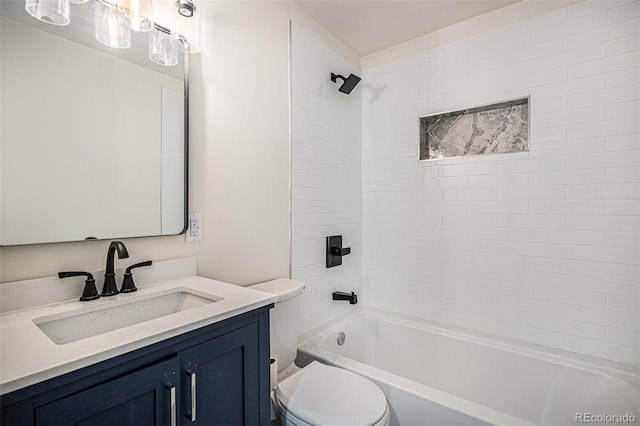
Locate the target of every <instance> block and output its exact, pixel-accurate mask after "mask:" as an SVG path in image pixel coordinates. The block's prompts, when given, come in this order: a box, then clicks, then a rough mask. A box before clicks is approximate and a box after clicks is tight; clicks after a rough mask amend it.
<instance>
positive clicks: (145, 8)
mask: <svg viewBox="0 0 640 426" xmlns="http://www.w3.org/2000/svg"><path fill="white" fill-rule="evenodd" d="M118 6H120V8H121V9H120V13H119V14H118V19H119V20H120V22H122V23H123V24H125V25H127V26H129V28H131V29H132V30H133V31H138V32H147V31H151V30H152V29H153V19H152V18H151V17H153V1H152V0H121V1H119V2H118Z"/></svg>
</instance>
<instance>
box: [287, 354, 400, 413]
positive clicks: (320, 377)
mask: <svg viewBox="0 0 640 426" xmlns="http://www.w3.org/2000/svg"><path fill="white" fill-rule="evenodd" d="M276 399H277V401H278V407H279V411H280V415H281V417H282V419H283V424H284V423H286V424H292V425H297V426H313V425H319V426H322V425H331V426H378V425H380V426H382V425H385V424H387V423H388V420H389V409H388V406H387V400H386V398H385V396H384V393H383V392H382V390H380V388H379V387H378V386H376V385H375V384H374V383H373V382H372V381H370V380H369V379H366V378H364V377H362V376H360V375H358V374H355V373H352V372H350V371H347V370H344V369H341V368H337V367H330V366H327V365H324V364H321V363H319V362H317V361H314V362H312V363H311V364H309V365H307V366H306V367H305V368H303V369H302V370H300V371H298V372H297V373H295V374H294V375H292V376H290V377H289V378H287V379H286V380H284V381H282V382H281V383H280V384H279V385H278V386H277V388H276Z"/></svg>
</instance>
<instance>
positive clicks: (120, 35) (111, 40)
mask: <svg viewBox="0 0 640 426" xmlns="http://www.w3.org/2000/svg"><path fill="white" fill-rule="evenodd" d="M119 14H120V11H119V10H118V7H117V6H114V5H111V4H109V3H103V2H101V1H96V4H95V17H96V21H95V32H96V39H98V41H99V42H100V43H102V44H104V45H105V46H109V47H113V48H116V49H127V48H129V47H131V29H130V28H129V27H128V26H127V25H125V24H123V23H122V20H121V19H118V15H119Z"/></svg>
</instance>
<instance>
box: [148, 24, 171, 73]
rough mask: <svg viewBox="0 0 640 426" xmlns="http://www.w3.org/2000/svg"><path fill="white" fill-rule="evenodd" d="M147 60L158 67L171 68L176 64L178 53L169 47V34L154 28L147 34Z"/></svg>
mask: <svg viewBox="0 0 640 426" xmlns="http://www.w3.org/2000/svg"><path fill="white" fill-rule="evenodd" d="M149 59H151V61H153V62H155V63H156V64H159V65H165V66H168V67H172V66H174V65H176V64H177V63H178V51H177V50H176V49H174V48H173V47H172V46H171V42H170V37H169V33H168V32H166V31H164V30H162V29H159V28H154V29H153V30H151V32H150V33H149Z"/></svg>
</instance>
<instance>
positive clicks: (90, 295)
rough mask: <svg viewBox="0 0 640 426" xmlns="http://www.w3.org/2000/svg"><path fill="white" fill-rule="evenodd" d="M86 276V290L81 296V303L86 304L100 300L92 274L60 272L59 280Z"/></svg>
mask: <svg viewBox="0 0 640 426" xmlns="http://www.w3.org/2000/svg"><path fill="white" fill-rule="evenodd" d="M80 276H85V277H87V279H86V280H85V281H84V290H83V291H82V296H80V301H81V302H84V301H87V300H95V299H98V298H100V295H99V294H98V290H97V289H96V280H94V279H93V275H92V274H91V273H90V272H81V271H67V272H58V278H60V279H62V278H69V277H80Z"/></svg>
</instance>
